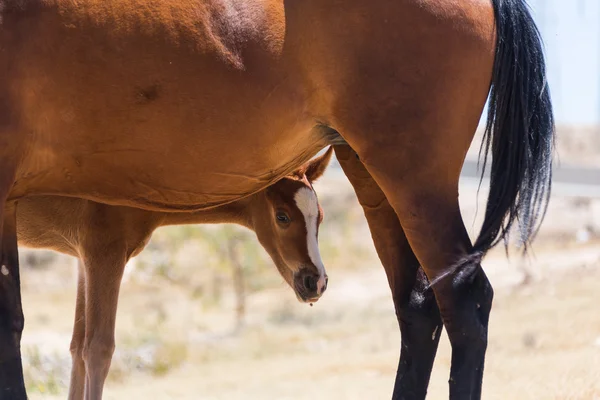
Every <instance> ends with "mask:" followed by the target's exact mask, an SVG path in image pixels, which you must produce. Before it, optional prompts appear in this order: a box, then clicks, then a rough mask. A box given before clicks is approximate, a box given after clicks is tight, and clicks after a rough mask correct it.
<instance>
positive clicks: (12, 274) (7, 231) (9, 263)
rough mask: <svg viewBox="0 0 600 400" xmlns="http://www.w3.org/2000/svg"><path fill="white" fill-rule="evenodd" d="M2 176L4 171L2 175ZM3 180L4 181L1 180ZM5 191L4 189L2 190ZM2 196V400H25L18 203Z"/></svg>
mask: <svg viewBox="0 0 600 400" xmlns="http://www.w3.org/2000/svg"><path fill="white" fill-rule="evenodd" d="M0 172H1V171H0ZM0 178H1V177H0ZM0 189H1V188H0ZM5 199H6V193H0V232H1V233H2V234H1V250H2V252H1V254H0V400H3V399H7V400H8V399H10V400H25V399H27V394H26V392H25V383H24V380H23V367H22V363H21V334H22V332H23V325H24V317H23V308H22V305H21V287H20V285H21V282H20V277H19V255H18V247H17V221H16V203H14V202H12V203H10V202H8V203H6V205H5Z"/></svg>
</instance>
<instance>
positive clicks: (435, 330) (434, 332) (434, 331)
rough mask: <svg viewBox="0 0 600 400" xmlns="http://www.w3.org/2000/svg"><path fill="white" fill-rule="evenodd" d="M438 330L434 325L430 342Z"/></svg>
mask: <svg viewBox="0 0 600 400" xmlns="http://www.w3.org/2000/svg"><path fill="white" fill-rule="evenodd" d="M438 328H439V326H437V325H436V326H435V329H434V330H433V335H431V340H435V335H436V333H437V331H438Z"/></svg>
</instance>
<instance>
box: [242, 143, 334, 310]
mask: <svg viewBox="0 0 600 400" xmlns="http://www.w3.org/2000/svg"><path fill="white" fill-rule="evenodd" d="M331 153H332V149H331V148H329V149H328V150H327V152H325V153H324V154H323V155H322V156H320V157H317V158H314V159H313V160H311V161H309V162H307V163H306V164H304V165H303V166H302V167H300V169H298V170H297V171H295V172H294V173H293V174H292V175H290V176H287V177H285V178H283V179H281V180H280V181H278V182H277V183H275V184H273V185H272V186H270V187H269V188H268V189H266V190H264V191H263V192H261V193H259V194H258V195H257V197H256V200H255V201H254V202H253V207H252V213H251V214H252V222H253V228H254V231H255V232H256V235H257V237H258V240H259V241H260V243H261V244H262V246H263V247H264V248H265V250H266V251H267V252H268V253H269V255H270V256H271V258H272V259H273V262H274V263H275V265H276V266H277V269H278V270H279V272H280V273H281V275H282V276H283V278H284V279H285V280H286V282H287V283H288V284H289V285H290V286H291V287H292V289H294V291H295V292H296V297H298V300H300V301H302V302H306V303H309V302H310V303H312V302H315V301H317V300H318V299H319V297H320V296H321V295H322V294H323V292H324V291H325V289H326V288H327V279H328V278H327V274H326V273H325V267H324V266H323V261H322V260H321V254H320V253H319V246H318V242H317V238H318V230H319V225H320V224H321V221H322V220H323V210H322V209H321V206H320V205H319V202H318V200H317V194H316V193H315V191H314V189H313V187H312V182H314V181H315V180H316V179H317V178H319V177H320V176H321V175H323V173H324V172H325V169H326V168H327V165H328V164H329V160H330V159H331Z"/></svg>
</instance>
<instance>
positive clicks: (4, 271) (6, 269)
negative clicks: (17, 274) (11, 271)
mask: <svg viewBox="0 0 600 400" xmlns="http://www.w3.org/2000/svg"><path fill="white" fill-rule="evenodd" d="M1 271H2V275H4V276H6V275H8V268H6V265H4V264H2V269H1Z"/></svg>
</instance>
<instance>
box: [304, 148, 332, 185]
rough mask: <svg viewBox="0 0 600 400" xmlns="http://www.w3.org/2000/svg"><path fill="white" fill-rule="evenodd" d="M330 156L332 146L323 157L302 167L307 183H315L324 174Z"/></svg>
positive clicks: (314, 159)
mask: <svg viewBox="0 0 600 400" xmlns="http://www.w3.org/2000/svg"><path fill="white" fill-rule="evenodd" d="M332 154H333V146H329V148H328V149H327V151H326V152H325V153H323V155H321V156H319V157H317V158H313V159H312V160H310V161H309V162H307V163H306V164H305V165H304V167H303V168H302V169H303V170H304V175H306V178H307V179H308V181H309V182H314V181H316V180H317V179H319V178H320V177H321V176H322V175H323V174H324V173H325V170H326V169H327V166H328V165H329V161H331V155H332Z"/></svg>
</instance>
